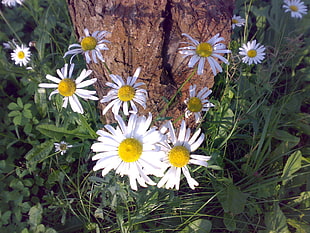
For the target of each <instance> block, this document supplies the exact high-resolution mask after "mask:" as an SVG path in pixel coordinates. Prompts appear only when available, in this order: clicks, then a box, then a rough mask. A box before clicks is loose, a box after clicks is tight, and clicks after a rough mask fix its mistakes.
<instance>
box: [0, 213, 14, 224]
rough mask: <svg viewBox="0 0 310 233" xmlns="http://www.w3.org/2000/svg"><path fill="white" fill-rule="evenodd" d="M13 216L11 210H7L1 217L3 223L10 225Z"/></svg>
mask: <svg viewBox="0 0 310 233" xmlns="http://www.w3.org/2000/svg"><path fill="white" fill-rule="evenodd" d="M11 214H12V212H11V211H10V210H7V211H5V212H4V213H3V214H2V215H1V222H2V224H3V225H7V224H9V222H10V218H11Z"/></svg>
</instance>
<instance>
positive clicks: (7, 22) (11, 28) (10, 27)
mask: <svg viewBox="0 0 310 233" xmlns="http://www.w3.org/2000/svg"><path fill="white" fill-rule="evenodd" d="M0 15H1V17H2V19H3V20H4V22H5V23H6V24H7V25H8V27H9V29H10V30H11V31H12V33H13V34H14V36H15V37H16V39H17V40H18V41H19V43H20V44H22V43H23V42H22V41H21V39H20V38H19V36H18V35H17V34H16V32H15V31H14V29H13V27H12V26H11V24H10V23H9V21H7V19H6V18H5V16H4V15H3V13H2V11H1V10H0Z"/></svg>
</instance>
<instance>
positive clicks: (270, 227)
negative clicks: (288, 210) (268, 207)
mask: <svg viewBox="0 0 310 233" xmlns="http://www.w3.org/2000/svg"><path fill="white" fill-rule="evenodd" d="M265 224H266V227H267V232H277V233H290V232H289V230H288V227H287V223H286V217H285V215H284V214H283V212H282V210H281V209H280V207H279V205H278V204H275V205H274V208H273V211H272V212H268V213H266V214H265Z"/></svg>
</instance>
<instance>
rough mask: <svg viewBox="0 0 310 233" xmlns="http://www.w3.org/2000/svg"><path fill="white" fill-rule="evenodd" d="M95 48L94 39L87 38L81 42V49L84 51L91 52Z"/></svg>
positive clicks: (95, 41)
mask: <svg viewBox="0 0 310 233" xmlns="http://www.w3.org/2000/svg"><path fill="white" fill-rule="evenodd" d="M96 46H97V40H96V38H95V37H92V36H87V37H85V38H84V39H83V40H82V41H81V47H82V49H83V50H84V51H87V50H93V49H95V48H96Z"/></svg>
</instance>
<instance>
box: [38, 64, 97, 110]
mask: <svg viewBox="0 0 310 233" xmlns="http://www.w3.org/2000/svg"><path fill="white" fill-rule="evenodd" d="M73 69H74V64H71V66H70V69H69V70H68V64H65V66H64V67H63V68H62V69H61V70H60V69H57V74H58V76H59V77H60V79H59V78H57V77H54V76H51V75H49V74H48V75H46V78H47V79H48V80H50V81H53V82H55V84H54V83H41V84H39V87H43V88H57V89H56V90H54V91H52V92H51V94H50V96H49V99H51V97H52V95H54V94H60V95H62V96H64V98H63V105H62V107H64V108H67V106H68V102H69V103H70V106H71V108H72V110H73V111H74V112H77V113H81V114H83V113H84V110H83V107H82V105H81V103H80V101H79V99H78V97H77V96H79V97H81V98H82V99H85V100H87V99H91V100H98V97H96V96H93V95H95V94H96V91H89V90H85V89H82V88H83V87H87V86H90V85H92V84H94V83H95V82H96V81H97V79H96V78H93V79H90V80H86V81H83V80H84V79H85V78H87V77H88V76H89V75H90V74H91V73H92V71H91V70H86V69H83V70H82V72H81V74H80V75H79V76H78V77H77V79H76V80H74V79H72V78H71V77H72V72H73Z"/></svg>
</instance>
